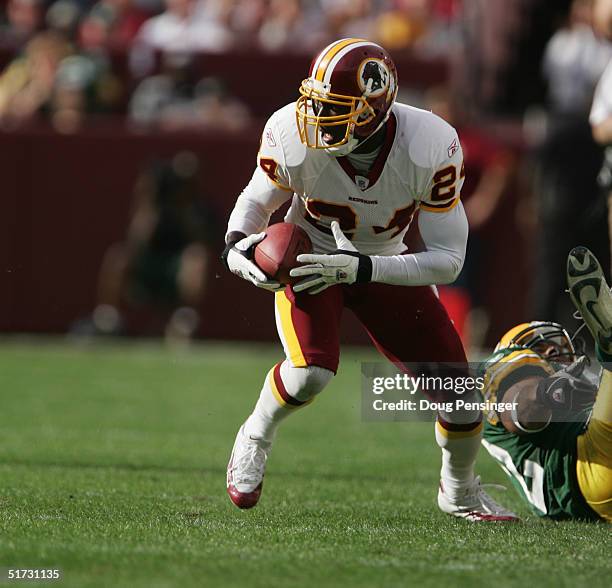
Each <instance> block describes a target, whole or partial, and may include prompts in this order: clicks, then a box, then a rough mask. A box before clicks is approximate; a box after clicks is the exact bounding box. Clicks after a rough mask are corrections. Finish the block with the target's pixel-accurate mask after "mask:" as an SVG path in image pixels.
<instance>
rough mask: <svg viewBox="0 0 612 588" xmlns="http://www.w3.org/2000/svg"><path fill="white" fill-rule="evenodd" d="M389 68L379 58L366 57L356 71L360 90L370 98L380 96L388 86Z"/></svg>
mask: <svg viewBox="0 0 612 588" xmlns="http://www.w3.org/2000/svg"><path fill="white" fill-rule="evenodd" d="M389 78H390V75H389V70H388V69H387V66H386V65H385V63H384V62H383V61H381V60H380V59H366V60H365V61H364V62H363V63H362V64H361V65H360V66H359V71H358V72H357V81H358V82H359V87H360V88H361V91H362V92H363V93H364V94H365V95H366V96H367V97H371V98H376V97H377V96H382V95H383V94H384V93H385V92H386V91H387V88H388V86H389Z"/></svg>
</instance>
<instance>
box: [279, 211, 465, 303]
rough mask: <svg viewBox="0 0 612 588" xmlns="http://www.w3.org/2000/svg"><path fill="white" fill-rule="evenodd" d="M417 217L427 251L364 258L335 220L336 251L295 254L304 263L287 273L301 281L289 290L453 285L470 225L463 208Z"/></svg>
mask: <svg viewBox="0 0 612 588" xmlns="http://www.w3.org/2000/svg"><path fill="white" fill-rule="evenodd" d="M421 214H422V217H421V216H419V229H420V231H421V236H422V238H423V241H424V242H425V245H426V246H427V251H424V252H423V253H414V254H405V255H390V256H382V255H373V256H369V255H363V254H361V253H359V251H357V249H356V248H355V246H354V245H353V244H352V243H351V242H350V241H349V240H348V239H347V238H346V236H345V235H344V233H342V231H341V229H340V225H339V224H338V223H337V222H336V221H333V222H332V224H331V229H332V232H333V234H334V238H335V240H336V247H337V249H336V251H334V252H333V253H330V254H325V255H316V254H315V255H313V254H303V255H298V258H297V260H298V261H299V262H300V263H305V264H308V265H304V266H302V267H299V268H295V269H293V270H291V272H290V274H291V276H292V277H303V278H304V279H303V280H301V281H300V282H298V283H297V284H295V285H294V286H293V290H294V291H295V292H301V291H303V290H308V292H309V293H310V294H318V293H319V292H322V291H323V290H325V288H328V287H329V286H332V285H334V284H360V283H365V282H379V283H382V284H394V285H397V286H426V285H427V286H428V285H431V284H448V283H450V282H453V281H454V280H455V279H456V278H457V276H458V275H459V272H460V271H461V268H462V267H463V260H464V258H465V248H466V244H467V235H468V224H467V218H466V216H465V212H464V210H463V205H462V204H461V202H459V203H458V204H457V205H455V206H454V207H453V209H452V210H451V211H449V212H447V213H444V214H439V213H428V212H423V213H421Z"/></svg>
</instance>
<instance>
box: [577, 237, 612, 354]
mask: <svg viewBox="0 0 612 588" xmlns="http://www.w3.org/2000/svg"><path fill="white" fill-rule="evenodd" d="M567 286H568V288H569V295H570V298H571V299H572V302H573V303H574V306H575V307H576V308H577V309H578V312H580V315H581V316H582V318H583V319H584V322H585V323H586V326H587V327H588V329H589V331H591V334H592V335H593V339H595V342H596V343H597V344H598V345H599V347H600V349H601V350H602V351H603V352H604V353H607V354H611V353H612V294H611V293H610V288H609V286H608V284H606V280H605V278H604V273H603V270H602V269H601V265H600V264H599V262H598V261H597V258H596V257H595V256H594V255H593V254H592V253H591V252H590V251H589V250H588V249H587V248H586V247H574V249H572V250H571V251H570V253H569V255H568V256H567Z"/></svg>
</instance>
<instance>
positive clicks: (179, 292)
mask: <svg viewBox="0 0 612 588" xmlns="http://www.w3.org/2000/svg"><path fill="white" fill-rule="evenodd" d="M611 5H612V0H593V1H592V0H573V1H572V0H557V1H555V2H550V0H97V1H96V0H0V153H1V157H0V174H1V176H0V177H2V178H3V181H2V196H1V198H2V208H3V211H4V214H3V215H1V216H2V221H0V222H1V224H0V268H1V269H2V274H1V275H2V277H1V278H0V303H2V308H3V312H2V313H0V330H2V331H3V332H24V331H25V332H70V333H72V334H74V335H75V336H89V335H96V334H105V333H108V334H129V335H161V334H165V336H166V337H167V338H168V339H169V340H179V341H180V340H189V339H190V338H192V337H204V338H236V339H273V338H275V330H274V324H273V311H272V307H271V300H270V298H269V296H268V295H267V293H264V292H259V291H255V289H254V288H252V287H249V285H248V284H246V283H241V282H240V281H239V280H237V279H235V278H233V277H232V276H229V275H227V274H226V273H225V272H224V270H223V269H222V268H221V266H220V264H219V262H218V253H219V252H220V251H221V249H222V248H223V232H224V229H225V223H226V219H227V215H228V213H229V211H230V210H231V208H232V206H233V203H234V200H235V198H236V197H237V195H238V194H239V192H240V190H241V188H242V187H243V186H244V185H245V184H246V183H247V182H248V179H249V177H250V175H251V173H252V170H253V168H254V165H255V156H256V152H257V145H258V142H259V135H260V133H261V129H262V127H263V123H264V121H265V119H266V118H267V116H269V115H270V114H271V113H272V112H273V111H274V110H275V109H277V108H279V107H280V106H282V105H284V104H286V103H287V102H290V101H293V100H295V99H296V97H297V89H298V86H299V83H300V81H301V80H302V78H304V77H306V75H307V72H308V67H309V63H310V60H311V58H312V57H313V55H314V54H316V53H317V52H318V51H319V50H320V49H321V48H322V47H324V46H325V45H326V44H327V43H329V42H330V41H332V40H335V39H337V38H341V37H349V36H350V37H364V38H368V39H371V40H374V41H376V42H379V43H380V44H382V45H384V46H385V47H386V48H387V49H388V50H389V51H390V52H391V53H392V55H393V57H394V59H395V60H396V63H397V66H398V71H399V78H400V95H399V100H400V101H402V102H407V103H409V104H413V105H415V106H419V107H422V108H427V109H430V110H433V111H434V112H436V113H437V114H440V115H441V116H443V117H444V118H446V119H447V120H449V121H450V122H451V123H452V124H453V125H454V126H456V127H457V129H458V131H459V136H460V138H461V140H462V144H463V148H464V151H465V156H466V172H467V179H466V184H465V187H464V191H463V199H464V203H465V206H466V210H467V214H468V217H469V220H470V225H471V235H470V243H469V253H468V258H467V262H466V266H465V268H464V270H463V272H462V275H461V277H460V279H459V281H458V282H457V284H455V285H454V286H453V287H452V288H446V289H443V292H442V297H443V300H444V302H445V304H446V305H447V308H448V309H449V311H450V312H451V314H452V315H453V317H454V318H455V321H456V324H457V325H458V327H459V328H460V329H461V331H462V334H463V337H464V339H465V341H466V343H468V344H469V345H470V346H476V347H486V346H489V345H491V344H492V343H494V341H495V340H496V338H497V337H499V335H500V334H501V333H502V332H503V331H504V330H505V329H506V328H508V327H509V326H511V325H513V324H515V323H516V322H519V321H524V320H533V319H541V320H561V321H564V322H565V323H567V324H568V326H569V327H570V328H572V327H574V326H575V324H574V323H575V321H574V322H572V321H573V319H572V317H571V309H570V304H569V301H568V300H567V297H566V295H565V293H564V279H565V278H564V264H565V256H566V254H567V252H568V251H569V249H570V248H571V247H573V246H574V245H577V244H585V245H587V246H590V247H591V248H592V249H593V250H594V251H595V252H596V253H597V254H598V255H599V256H600V259H601V260H602V264H603V265H604V266H605V267H606V268H608V267H609V266H610V259H609V250H610V246H609V238H608V220H607V216H608V208H607V192H608V189H609V186H607V185H606V184H605V182H603V181H600V182H599V183H598V180H597V178H598V175H600V176H601V174H600V170H601V168H602V164H603V163H604V158H603V154H604V148H605V146H606V144H607V139H606V138H605V137H603V138H602V139H601V140H599V141H595V140H594V139H593V134H592V128H591V126H590V124H589V111H590V109H591V103H592V99H593V94H594V91H595V88H596V85H597V83H598V80H599V79H600V77H601V76H602V74H603V72H604V69H605V68H606V66H607V64H608V62H609V60H610V58H611V57H612V43H610V41H609V38H612V35H611V31H612V6H611ZM611 104H612V100H611ZM604 168H605V166H604ZM604 171H605V170H604ZM277 218H280V217H277ZM409 239H410V242H411V243H412V244H413V245H414V246H415V247H417V246H418V234H415V231H414V230H413V231H412V234H411V235H410V236H409ZM345 335H346V338H347V340H349V341H353V342H361V341H363V335H361V334H359V333H358V330H357V329H356V328H354V325H352V324H351V323H350V322H349V323H348V324H347V326H346V333H345Z"/></svg>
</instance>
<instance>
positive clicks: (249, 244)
mask: <svg viewBox="0 0 612 588" xmlns="http://www.w3.org/2000/svg"><path fill="white" fill-rule="evenodd" d="M265 236H266V234H265V233H255V234H253V235H249V236H248V237H245V238H244V239H241V240H240V241H237V242H236V243H234V245H233V246H232V247H228V248H226V251H224V252H223V253H224V254H223V255H222V256H221V258H222V259H224V261H225V264H226V265H227V269H229V270H230V272H232V273H233V274H236V275H237V276H240V277H241V278H244V279H245V280H248V281H249V282H252V283H253V284H255V285H256V286H257V287H258V288H263V289H264V290H270V291H271V292H276V291H277V290H283V289H284V287H285V286H283V285H282V284H280V283H279V282H275V281H274V280H270V279H269V278H267V277H266V275H265V274H264V273H263V272H262V271H261V270H260V269H259V268H258V267H257V265H256V264H255V263H254V262H253V261H251V260H252V259H253V249H254V248H255V245H257V243H259V242H260V241H262V240H263V238H264V237H265Z"/></svg>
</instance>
